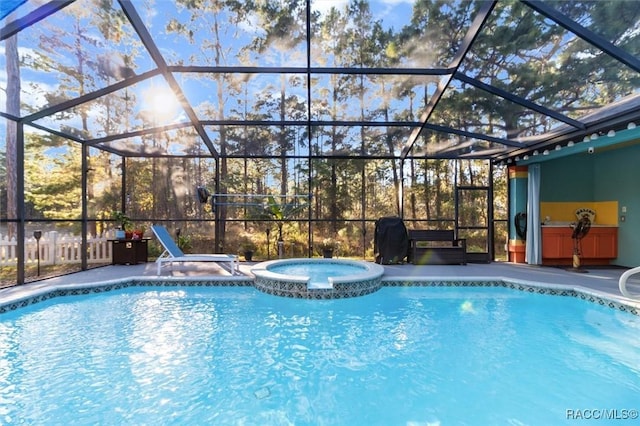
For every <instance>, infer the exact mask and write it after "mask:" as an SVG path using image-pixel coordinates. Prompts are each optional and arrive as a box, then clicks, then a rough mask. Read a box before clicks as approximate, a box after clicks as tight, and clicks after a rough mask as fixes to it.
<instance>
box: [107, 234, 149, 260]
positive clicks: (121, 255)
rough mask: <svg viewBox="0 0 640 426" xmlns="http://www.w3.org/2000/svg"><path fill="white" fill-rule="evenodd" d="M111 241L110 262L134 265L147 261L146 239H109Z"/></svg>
mask: <svg viewBox="0 0 640 426" xmlns="http://www.w3.org/2000/svg"><path fill="white" fill-rule="evenodd" d="M109 241H111V256H112V258H111V259H112V260H111V264H113V265H135V264H136V263H144V262H146V261H147V256H148V250H147V241H148V239H140V240H109Z"/></svg>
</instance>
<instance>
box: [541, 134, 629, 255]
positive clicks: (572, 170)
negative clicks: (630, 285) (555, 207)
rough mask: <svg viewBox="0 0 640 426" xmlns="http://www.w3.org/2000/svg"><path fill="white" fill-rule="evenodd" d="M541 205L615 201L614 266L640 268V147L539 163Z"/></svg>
mask: <svg viewBox="0 0 640 426" xmlns="http://www.w3.org/2000/svg"><path fill="white" fill-rule="evenodd" d="M540 169H541V176H540V201H549V202H561V201H618V206H619V211H618V217H620V216H621V215H622V214H623V213H622V212H621V209H622V207H623V206H625V207H626V208H627V213H625V214H624V215H625V217H626V220H625V221H624V222H622V221H620V220H619V222H618V224H619V229H618V258H617V259H616V260H615V261H614V262H613V263H614V264H615V265H619V266H627V267H635V266H640V145H632V146H628V147H624V148H619V149H610V150H603V151H600V152H596V153H595V154H586V153H582V154H576V155H572V156H570V157H564V158H560V159H557V160H552V161H546V162H542V163H540Z"/></svg>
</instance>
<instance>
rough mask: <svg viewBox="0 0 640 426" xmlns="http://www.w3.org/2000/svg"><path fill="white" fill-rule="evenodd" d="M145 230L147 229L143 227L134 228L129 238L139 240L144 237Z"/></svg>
mask: <svg viewBox="0 0 640 426" xmlns="http://www.w3.org/2000/svg"><path fill="white" fill-rule="evenodd" d="M146 230H147V228H146V227H145V226H144V225H138V226H135V227H134V228H133V231H132V235H131V238H132V239H134V240H141V239H142V237H143V236H144V231H146Z"/></svg>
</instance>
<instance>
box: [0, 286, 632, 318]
mask: <svg viewBox="0 0 640 426" xmlns="http://www.w3.org/2000/svg"><path fill="white" fill-rule="evenodd" d="M380 286H381V287H504V288H510V289H513V290H518V291H524V292H528V293H536V294H547V295H553V296H569V297H577V298H579V299H581V300H584V301H587V302H591V303H597V304H599V305H601V306H606V307H609V308H611V309H616V310H618V311H621V312H628V313H630V314H632V315H637V316H640V301H637V300H633V299H628V298H626V297H623V296H616V295H611V294H608V293H604V292H600V291H597V290H593V289H589V288H585V287H581V286H578V285H567V284H553V283H541V282H537V281H529V280H522V279H517V278H508V277H490V278H488V277H486V276H476V277H473V276H468V277H456V278H452V277H445V276H443V277H429V278H421V277H385V276H383V277H382V279H381V281H380ZM128 287H170V288H179V287H254V289H255V288H256V287H255V280H254V278H253V277H251V276H229V277H215V278H213V277H206V276H203V277H162V276H157V277H148V276H131V277H126V278H117V279H112V280H104V281H95V282H92V283H84V282H83V283H68V284H44V283H41V282H40V283H31V284H24V285H22V286H19V287H9V288H5V289H0V314H4V313H8V312H11V311H14V310H16V309H19V308H22V307H26V306H29V305H32V304H36V303H39V302H42V301H45V300H49V299H53V298H56V297H63V296H75V295H87V294H97V293H105V292H110V291H113V290H119V289H124V288H128ZM256 291H259V290H258V289H256Z"/></svg>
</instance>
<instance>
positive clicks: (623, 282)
mask: <svg viewBox="0 0 640 426" xmlns="http://www.w3.org/2000/svg"><path fill="white" fill-rule="evenodd" d="M638 273H640V266H636V267H635V268H631V269H629V270H628V271H625V272H624V273H623V274H622V275H620V280H618V287H619V288H620V293H622V295H623V296H624V297H628V298H629V299H634V298H636V297H638V298H640V294H637V295H633V294H631V293H629V292H628V291H627V280H628V279H629V277H630V276H631V275H634V274H638Z"/></svg>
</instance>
